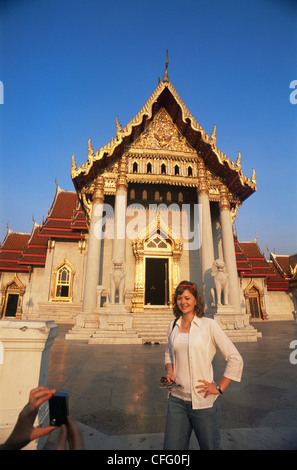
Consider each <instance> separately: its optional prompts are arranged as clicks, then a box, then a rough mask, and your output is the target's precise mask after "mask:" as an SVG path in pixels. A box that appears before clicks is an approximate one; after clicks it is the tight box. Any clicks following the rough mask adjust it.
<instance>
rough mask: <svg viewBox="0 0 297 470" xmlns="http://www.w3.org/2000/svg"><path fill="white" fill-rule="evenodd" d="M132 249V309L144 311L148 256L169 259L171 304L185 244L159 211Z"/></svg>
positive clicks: (135, 241) (178, 280)
mask: <svg viewBox="0 0 297 470" xmlns="http://www.w3.org/2000/svg"><path fill="white" fill-rule="evenodd" d="M132 249H133V253H134V256H135V261H136V264H135V283H134V295H133V298H132V309H131V311H132V312H143V310H144V307H145V266H146V259H147V258H167V259H168V291H169V306H171V304H172V298H173V293H174V291H175V288H176V286H177V285H178V283H179V282H180V258H181V255H182V251H183V244H182V242H181V241H180V240H179V239H177V238H176V237H175V236H174V234H173V232H172V230H171V229H170V228H169V227H167V225H166V224H165V223H164V221H163V220H162V218H161V217H160V213H159V212H157V215H156V217H155V219H154V220H153V221H152V222H151V223H150V224H149V225H148V226H147V227H146V228H145V229H144V230H143V231H142V232H140V233H139V235H138V237H137V238H136V239H135V240H134V241H133V242H132Z"/></svg>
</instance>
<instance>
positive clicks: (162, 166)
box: [161, 163, 166, 175]
mask: <svg viewBox="0 0 297 470" xmlns="http://www.w3.org/2000/svg"><path fill="white" fill-rule="evenodd" d="M161 174H162V175H166V165H165V163H162V165H161Z"/></svg>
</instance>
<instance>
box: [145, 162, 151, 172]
mask: <svg viewBox="0 0 297 470" xmlns="http://www.w3.org/2000/svg"><path fill="white" fill-rule="evenodd" d="M146 172H147V173H151V172H152V164H151V162H148V164H147V165H146Z"/></svg>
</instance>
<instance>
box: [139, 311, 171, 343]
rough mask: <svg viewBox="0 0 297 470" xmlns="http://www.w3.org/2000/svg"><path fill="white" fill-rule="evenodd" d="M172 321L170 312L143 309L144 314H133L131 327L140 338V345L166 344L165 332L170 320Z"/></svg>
mask: <svg viewBox="0 0 297 470" xmlns="http://www.w3.org/2000/svg"><path fill="white" fill-rule="evenodd" d="M173 319H174V316H173V313H172V310H169V309H167V308H166V309H162V308H160V309H154V308H151V309H145V311H144V312H140V313H136V312H134V313H133V322H132V327H133V329H134V331H135V332H136V333H137V334H138V335H139V336H140V337H141V339H142V343H143V344H144V343H152V344H154V343H159V344H164V343H167V330H168V325H169V323H170V321H171V320H173Z"/></svg>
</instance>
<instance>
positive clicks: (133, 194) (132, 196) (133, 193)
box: [130, 189, 135, 199]
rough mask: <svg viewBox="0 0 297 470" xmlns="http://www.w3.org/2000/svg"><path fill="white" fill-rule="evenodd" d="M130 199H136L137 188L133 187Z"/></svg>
mask: <svg viewBox="0 0 297 470" xmlns="http://www.w3.org/2000/svg"><path fill="white" fill-rule="evenodd" d="M130 199H135V189H131V191H130Z"/></svg>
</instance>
